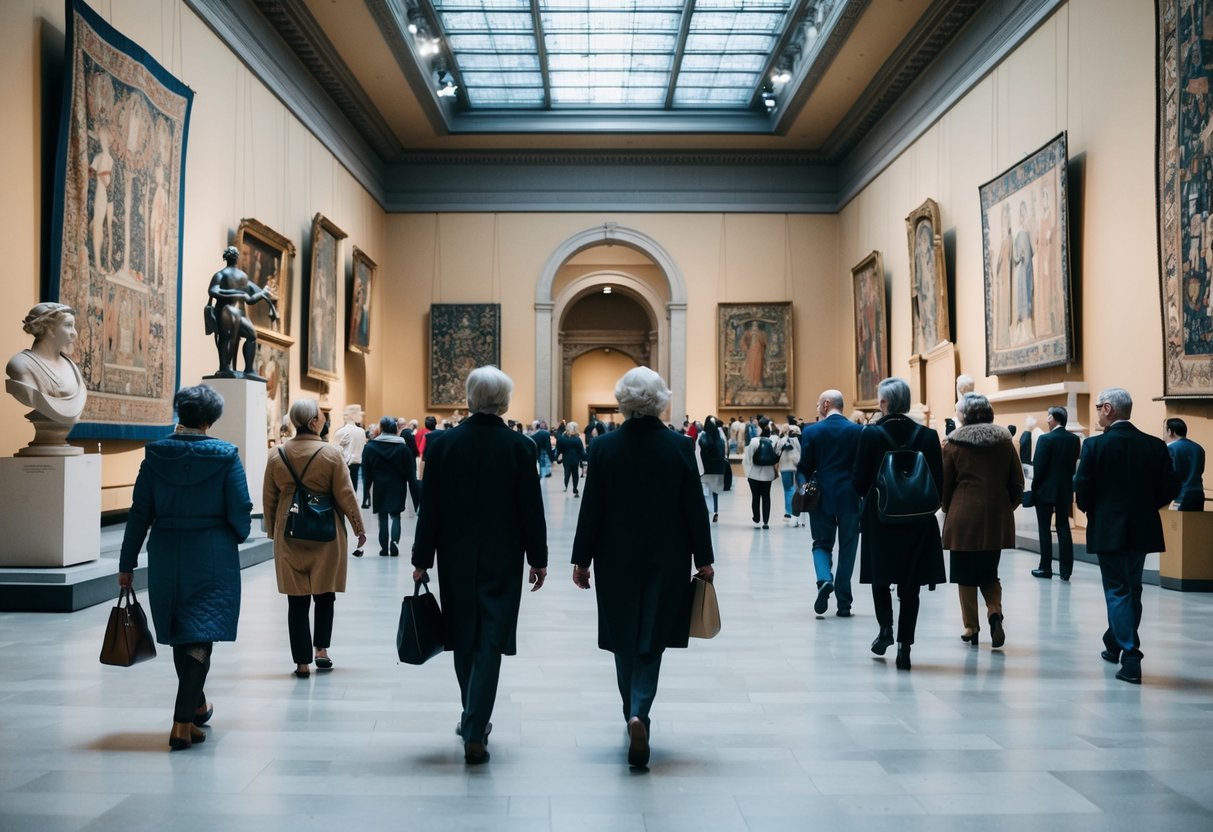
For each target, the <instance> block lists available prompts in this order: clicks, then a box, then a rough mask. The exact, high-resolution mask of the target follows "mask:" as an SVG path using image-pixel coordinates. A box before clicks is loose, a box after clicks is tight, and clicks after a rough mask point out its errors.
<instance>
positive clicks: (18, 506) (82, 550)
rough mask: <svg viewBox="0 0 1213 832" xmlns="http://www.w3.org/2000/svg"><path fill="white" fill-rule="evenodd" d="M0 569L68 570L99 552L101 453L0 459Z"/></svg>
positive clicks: (96, 555) (93, 557) (89, 559)
mask: <svg viewBox="0 0 1213 832" xmlns="http://www.w3.org/2000/svg"><path fill="white" fill-rule="evenodd" d="M0 506H4V542H3V544H2V545H0V566H4V567H8V566H45V567H59V566H71V565H72V564H74V563H84V562H86V561H91V560H96V559H97V558H98V557H99V556H100V551H101V455H100V454H85V455H82V456H45V457H28V456H22V457H10V458H5V459H0Z"/></svg>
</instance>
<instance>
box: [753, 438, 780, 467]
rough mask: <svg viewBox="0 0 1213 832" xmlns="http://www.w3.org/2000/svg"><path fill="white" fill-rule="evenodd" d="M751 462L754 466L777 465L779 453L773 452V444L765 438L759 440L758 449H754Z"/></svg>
mask: <svg viewBox="0 0 1213 832" xmlns="http://www.w3.org/2000/svg"><path fill="white" fill-rule="evenodd" d="M753 462H754V464H755V465H778V464H779V451H777V450H775V443H774V442H772V441H771V440H770V439H767V438H765V437H763V438H762V439H759V440H758V447H757V448H755V449H754V457H753Z"/></svg>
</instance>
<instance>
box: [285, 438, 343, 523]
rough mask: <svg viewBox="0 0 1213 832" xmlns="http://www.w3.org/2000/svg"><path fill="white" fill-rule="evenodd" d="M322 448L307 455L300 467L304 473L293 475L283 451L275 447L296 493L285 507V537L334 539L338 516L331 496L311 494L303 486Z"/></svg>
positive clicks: (293, 470) (289, 462)
mask: <svg viewBox="0 0 1213 832" xmlns="http://www.w3.org/2000/svg"><path fill="white" fill-rule="evenodd" d="M321 450H323V449H322V448H317V449H316V453H314V454H312V455H311V457H309V458H308V461H307V465H304V466H303V474H296V473H295V469H294V468H292V467H291V461H290V460H289V459H287V458H286V452H285V451H284V450H282V448H279V449H278V455H279V456H280V457H282V462H283V464H284V465H286V470H288V471H290V472H291V476H292V477H294V478H295V496H294V498H293V499H292V500H291V507H290V509H288V510H287V515H286V528H285V529H284V531H285V533H286V536H287V537H289V538H290V539H292V540H310V541H313V542H315V543H328V542H329V541H331V540H335V539H336V538H337V517H336V515H335V514H334V513H333V497H332V495H330V494H313V493H311V492H310V491H308V490H307V489H306V488H304V487H303V477H304V475H306V474H307V469H308V468H310V467H311V465H312V461H313V460H315V459H316V456H317V455H318V454H319V453H320V451H321Z"/></svg>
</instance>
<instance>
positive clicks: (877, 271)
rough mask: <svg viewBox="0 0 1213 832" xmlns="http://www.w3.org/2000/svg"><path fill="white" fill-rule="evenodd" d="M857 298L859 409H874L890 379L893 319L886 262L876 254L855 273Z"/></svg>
mask: <svg viewBox="0 0 1213 832" xmlns="http://www.w3.org/2000/svg"><path fill="white" fill-rule="evenodd" d="M851 285H852V289H853V292H854V298H855V407H857V408H859V409H860V410H865V409H866V410H871V409H874V408H875V407H876V406H877V404H878V396H877V392H876V388H877V386H878V385H879V384H880V382H881V381H882V380H883V379H885V378H888V376H889V316H888V302H887V300H886V297H885V277H884V258H883V257H881V254H880V252H879V251H873V252H872V253H871V254H869V255H868V256H867V257H865V258H863V259H862V260H860V261H859V263H858V264H856V265H855V267H854V268H852V269H851Z"/></svg>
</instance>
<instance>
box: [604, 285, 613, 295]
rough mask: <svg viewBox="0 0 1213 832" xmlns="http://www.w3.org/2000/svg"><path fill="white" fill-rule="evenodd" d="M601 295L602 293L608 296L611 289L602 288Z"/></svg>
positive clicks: (607, 287)
mask: <svg viewBox="0 0 1213 832" xmlns="http://www.w3.org/2000/svg"><path fill="white" fill-rule="evenodd" d="M602 293H603V294H604V295H609V294H610V293H611V287H610V286H603V287H602Z"/></svg>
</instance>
